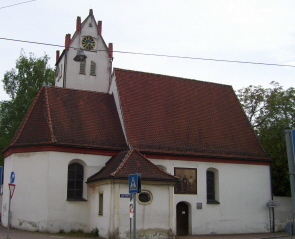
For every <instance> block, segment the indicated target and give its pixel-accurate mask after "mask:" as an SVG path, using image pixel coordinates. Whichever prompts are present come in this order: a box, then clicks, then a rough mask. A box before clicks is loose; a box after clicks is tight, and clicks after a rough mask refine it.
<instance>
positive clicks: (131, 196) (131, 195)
mask: <svg viewBox="0 0 295 239" xmlns="http://www.w3.org/2000/svg"><path fill="white" fill-rule="evenodd" d="M132 200H133V193H130V202H131V201H132ZM130 239H132V218H131V217H130Z"/></svg>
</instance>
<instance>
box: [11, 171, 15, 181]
mask: <svg viewBox="0 0 295 239" xmlns="http://www.w3.org/2000/svg"><path fill="white" fill-rule="evenodd" d="M14 180H15V173H14V172H11V174H10V183H14Z"/></svg>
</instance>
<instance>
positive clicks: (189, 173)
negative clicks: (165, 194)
mask: <svg viewBox="0 0 295 239" xmlns="http://www.w3.org/2000/svg"><path fill="white" fill-rule="evenodd" d="M174 175H175V176H177V177H179V179H180V182H178V183H177V184H175V186H174V193H175V194H197V169H196V168H174Z"/></svg>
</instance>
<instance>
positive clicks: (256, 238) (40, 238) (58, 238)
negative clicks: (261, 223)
mask: <svg viewBox="0 0 295 239" xmlns="http://www.w3.org/2000/svg"><path fill="white" fill-rule="evenodd" d="M9 238H10V239H70V238H71V239H91V238H97V239H98V238H99V239H103V238H101V237H69V236H66V235H63V234H51V233H40V232H28V231H22V230H17V229H10V233H9ZM271 238H278V239H280V238H281V239H291V236H288V235H287V234H286V233H285V232H277V233H257V234H235V235H197V236H181V237H180V236H177V237H175V239H271ZM0 239H7V229H6V228H5V227H2V226H0ZM163 239H164V238H163ZM292 239H295V236H293V237H292Z"/></svg>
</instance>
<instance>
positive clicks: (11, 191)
mask: <svg viewBox="0 0 295 239" xmlns="http://www.w3.org/2000/svg"><path fill="white" fill-rule="evenodd" d="M8 187H9V204H8V223H7V239H10V238H9V232H10V220H11V215H10V214H11V213H10V205H11V198H12V196H13V193H14V189H15V184H12V183H9V184H8Z"/></svg>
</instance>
